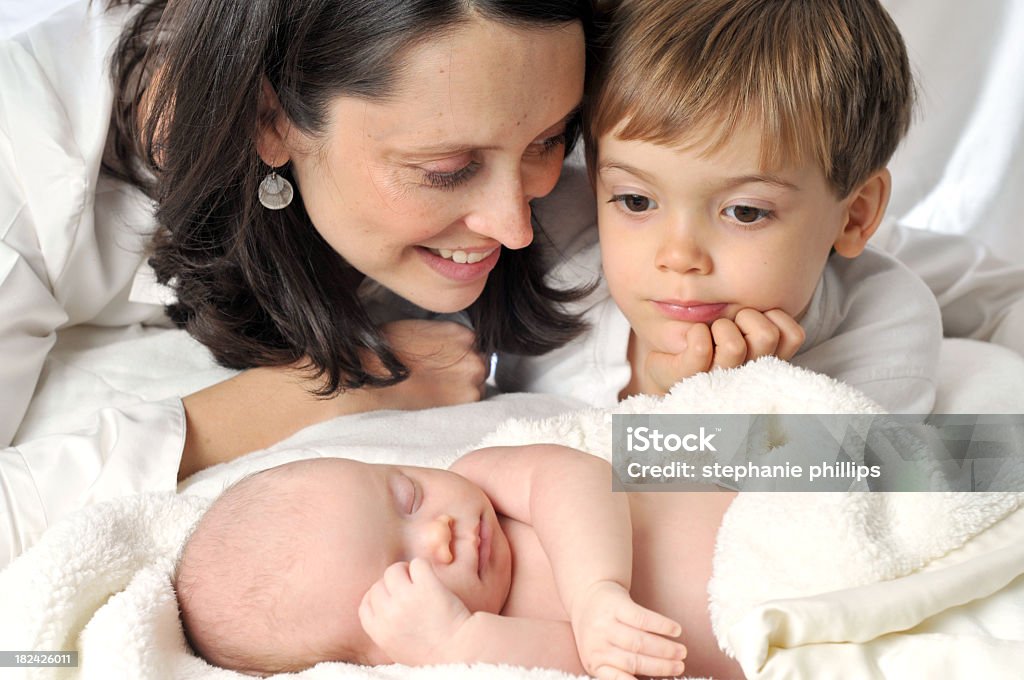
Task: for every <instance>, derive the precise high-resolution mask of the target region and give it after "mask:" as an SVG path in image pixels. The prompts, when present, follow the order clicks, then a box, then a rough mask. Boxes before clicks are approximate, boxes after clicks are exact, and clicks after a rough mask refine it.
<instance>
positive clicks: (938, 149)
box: [0, 0, 1024, 262]
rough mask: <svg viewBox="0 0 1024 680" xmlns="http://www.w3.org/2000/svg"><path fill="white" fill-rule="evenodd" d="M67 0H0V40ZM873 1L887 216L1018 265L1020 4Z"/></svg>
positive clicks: (1023, 170) (1023, 256) (1023, 50)
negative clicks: (894, 66) (893, 114)
mask: <svg viewBox="0 0 1024 680" xmlns="http://www.w3.org/2000/svg"><path fill="white" fill-rule="evenodd" d="M72 1H73V0H0V36H3V35H10V34H11V33H15V32H17V31H19V30H21V29H22V28H24V27H26V26H28V25H31V24H32V23H34V21H36V20H38V19H39V18H42V17H45V16H47V15H49V14H50V13H52V12H53V11H55V10H57V9H59V8H61V7H63V6H65V5H67V4H70V2H72ZM95 1H96V2H102V0H95ZM883 4H885V5H886V7H887V8H888V9H889V11H890V12H891V13H892V15H893V17H894V18H895V20H896V22H897V23H898V24H899V26H900V28H901V30H902V31H903V34H904V38H905V39H906V42H907V46H908V50H909V52H910V57H911V60H912V62H913V65H914V69H915V73H916V75H917V78H918V85H919V88H920V101H919V108H918V112H917V116H916V118H915V122H914V126H913V128H912V129H911V132H910V135H909V137H908V138H907V140H906V142H905V143H904V145H903V146H902V147H901V149H900V151H898V152H897V154H896V157H895V158H894V159H893V163H892V170H893V176H894V178H895V182H894V184H895V186H894V191H893V198H892V204H891V208H890V215H891V216H892V217H895V218H897V219H898V220H899V221H902V222H903V223H905V224H908V225H910V226H914V227H918V228H921V229H930V230H933V231H941V232H946V233H963V234H972V235H973V236H975V237H976V238H979V239H981V240H983V241H985V242H986V243H988V244H989V245H990V246H992V247H993V248H994V249H995V250H996V252H998V253H1000V254H1001V255H1002V256H1003V257H1004V258H1007V259H1010V260H1014V261H1017V262H1024V217H1022V215H1021V214H1020V213H1019V211H1018V207H1017V205H1018V204H1017V199H1018V198H1019V196H1018V194H1019V193H1020V192H1021V191H1022V190H1024V153H1021V150H1022V147H1024V41H1022V40H1021V39H1020V36H1021V35H1024V2H1022V1H1021V0H982V1H981V2H963V1H962V0H883Z"/></svg>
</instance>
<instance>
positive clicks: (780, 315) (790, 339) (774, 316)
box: [764, 309, 807, 361]
mask: <svg viewBox="0 0 1024 680" xmlns="http://www.w3.org/2000/svg"><path fill="white" fill-rule="evenodd" d="M764 315H765V316H766V317H767V318H768V320H769V321H771V322H772V323H773V324H775V326H776V327H777V328H778V329H779V346H778V347H777V348H776V349H775V356H777V357H779V358H780V359H783V360H785V361H789V360H790V359H792V358H793V356H794V355H795V354H796V353H797V352H798V351H799V350H800V347H801V346H802V345H803V344H804V339H805V338H806V337H807V334H806V333H805V332H804V329H803V326H801V325H800V322H798V321H797V320H796V319H794V318H793V317H791V316H790V315H789V314H787V313H786V312H784V311H782V310H781V309H769V310H768V311H767V312H765V313H764Z"/></svg>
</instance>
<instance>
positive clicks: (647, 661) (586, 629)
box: [572, 581, 686, 680]
mask: <svg viewBox="0 0 1024 680" xmlns="http://www.w3.org/2000/svg"><path fill="white" fill-rule="evenodd" d="M572 630H573V634H574V635H575V636H576V649H577V651H578V652H579V655H580V661H581V662H582V663H583V668H584V670H586V671H587V673H589V674H590V675H592V676H594V677H596V678H600V679H601V680H622V679H624V678H633V677H634V676H637V675H649V676H655V677H661V676H669V675H681V674H682V672H683V667H684V665H683V659H684V658H686V647H684V646H683V645H682V644H681V643H679V642H675V641H673V640H668V639H666V638H665V637H663V636H667V637H677V636H678V635H679V634H680V631H681V629H680V626H679V624H678V623H676V622H675V621H673V620H672V619H670V618H668V617H666V616H662V615H661V614H658V613H657V612H653V611H651V610H650V609H646V608H645V607H641V606H640V605H638V604H637V603H636V602H633V598H631V597H630V596H629V592H628V591H627V590H626V589H625V588H623V587H622V585H620V584H618V583H615V582H614V581H598V582H597V583H595V584H593V585H592V586H591V587H590V588H588V589H587V590H586V591H585V592H584V593H583V594H582V595H580V596H579V597H578V599H577V602H574V603H573V611H572Z"/></svg>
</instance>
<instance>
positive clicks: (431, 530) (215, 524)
mask: <svg viewBox="0 0 1024 680" xmlns="http://www.w3.org/2000/svg"><path fill="white" fill-rule="evenodd" d="M610 482H611V468H610V466H609V465H608V463H606V462H605V461H603V460H602V459H599V458H597V457H594V456H590V455H588V454H585V453H581V452H579V451H575V450H572V449H567V448H564V447H559V446H554V445H540V446H531V447H512V448H492V449H483V450H480V451H477V452H474V453H472V454H469V455H467V456H465V457H463V458H461V459H460V460H459V461H457V462H456V463H455V465H453V466H452V469H451V471H445V470H437V469H432V468H417V467H404V466H393V465H368V464H365V463H360V462H356V461H352V460H345V459H338V458H323V459H314V460H306V461H300V462H296V463H289V464H287V465H283V466H280V467H278V468H272V469H270V470H268V471H265V472H262V473H259V474H257V475H254V476H251V477H249V478H247V479H245V480H243V481H242V482H240V483H238V484H237V485H235V486H233V487H232V488H230V489H229V490H227V491H226V492H225V493H224V494H223V495H222V496H221V497H220V498H219V499H218V500H217V501H216V502H215V503H214V505H213V506H212V507H211V509H210V510H209V512H208V513H207V514H206V515H205V516H204V517H203V519H202V520H201V521H200V523H199V525H198V526H197V528H196V529H195V531H194V533H193V535H192V537H191V538H190V539H189V541H188V543H187V544H186V546H185V549H184V551H183V553H182V558H181V562H180V565H179V568H178V574H177V578H176V584H175V585H176V589H177V592H178V600H179V605H180V608H181V616H182V622H183V624H184V627H185V631H186V634H187V636H188V637H189V640H190V642H191V644H192V647H193V649H194V650H195V651H196V652H197V653H199V654H200V655H202V656H203V657H204V658H206V659H207V660H208V661H210V662H211V663H214V664H217V665H220V666H224V667H228V668H233V669H236V670H242V671H246V672H250V673H270V672H281V671H295V670H299V669H302V668H306V667H309V666H312V665H314V664H316V663H318V662H321V661H328V660H335V661H354V662H358V663H364V664H371V665H377V664H387V663H391V662H398V663H403V664H407V665H427V664H438V663H473V662H489V663H507V664H514V665H520V666H527V667H548V668H557V669H562V670H565V671H568V672H572V673H577V674H578V673H582V672H584V671H586V672H588V673H591V674H593V675H595V676H597V677H599V678H629V677H634V676H637V675H647V676H670V675H679V674H681V673H682V672H683V668H684V666H683V658H684V657H685V658H686V664H685V665H686V669H687V670H688V671H689V672H691V673H696V674H698V675H713V676H714V677H716V678H720V679H723V680H724V679H726V678H734V677H742V672H741V671H740V669H739V666H738V665H737V664H736V663H735V662H734V661H732V660H730V659H729V658H727V657H726V656H725V655H724V654H723V653H722V652H721V651H720V650H719V649H718V645H717V643H716V641H715V638H714V636H713V634H712V632H711V623H710V617H709V614H708V607H707V583H708V579H709V578H710V575H711V557H712V553H713V549H714V543H715V537H716V535H717V531H718V527H719V526H720V525H721V521H722V516H723V515H724V513H725V511H726V509H727V507H728V505H729V503H730V502H731V501H732V499H733V497H734V494H733V493H731V492H721V493H700V494H678V493H646V494H625V493H613V492H612V491H611V484H610ZM595 527H599V528H600V530H599V531H595V530H594V529H595ZM656 612H662V613H656ZM663 614H664V615H663ZM680 634H681V635H682V639H683V640H685V641H686V644H687V646H686V647H683V645H682V644H680V643H679V642H676V641H675V640H673V639H672V638H675V637H679V636H680ZM687 650H688V652H687Z"/></svg>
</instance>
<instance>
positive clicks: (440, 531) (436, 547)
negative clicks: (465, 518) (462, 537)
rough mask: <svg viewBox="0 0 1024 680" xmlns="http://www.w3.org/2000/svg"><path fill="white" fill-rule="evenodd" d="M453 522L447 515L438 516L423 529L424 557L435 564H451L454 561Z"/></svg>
mask: <svg viewBox="0 0 1024 680" xmlns="http://www.w3.org/2000/svg"><path fill="white" fill-rule="evenodd" d="M454 523H455V520H453V519H452V518H451V516H449V515H438V516H437V517H435V518H434V519H433V520H431V521H430V522H429V523H428V524H427V526H426V527H425V528H424V530H423V531H424V551H425V553H426V557H428V559H430V560H431V561H432V562H434V563H435V564H451V563H452V560H453V559H455V556H454V554H453V553H452V535H453V534H452V525H453V524H454Z"/></svg>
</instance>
